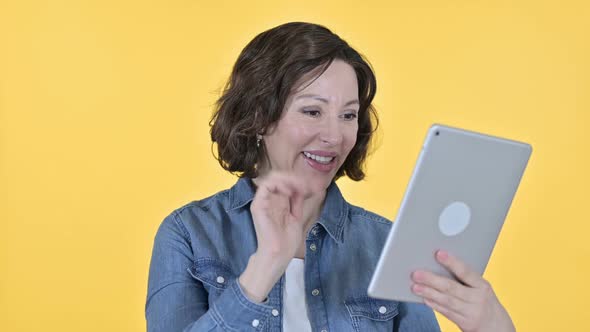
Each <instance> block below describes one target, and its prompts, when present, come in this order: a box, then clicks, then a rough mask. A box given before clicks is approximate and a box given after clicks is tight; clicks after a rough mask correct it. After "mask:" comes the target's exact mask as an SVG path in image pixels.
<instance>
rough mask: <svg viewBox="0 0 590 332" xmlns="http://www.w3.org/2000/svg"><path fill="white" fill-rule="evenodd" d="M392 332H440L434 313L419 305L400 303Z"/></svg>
mask: <svg viewBox="0 0 590 332" xmlns="http://www.w3.org/2000/svg"><path fill="white" fill-rule="evenodd" d="M398 310H399V313H398V315H397V316H396V318H395V319H396V321H395V324H394V326H393V331H394V332H440V327H439V325H438V322H437V321H436V316H435V315H434V311H433V310H432V309H430V308H429V307H428V306H426V305H424V304H420V303H411V302H401V303H400V305H399V307H398Z"/></svg>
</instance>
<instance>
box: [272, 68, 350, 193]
mask: <svg viewBox="0 0 590 332" xmlns="http://www.w3.org/2000/svg"><path fill="white" fill-rule="evenodd" d="M307 84H309V83H308V82H303V84H302V85H301V86H302V87H305V88H304V89H297V90H296V91H295V92H294V93H293V94H291V95H290V96H289V98H288V100H287V102H286V104H285V109H284V110H283V113H282V115H281V119H280V120H279V121H278V122H277V123H276V124H275V125H273V126H272V127H271V128H269V130H268V131H267V134H266V135H264V136H263V140H264V144H265V146H266V150H267V153H268V159H269V161H270V167H271V169H273V170H278V171H283V172H289V173H293V174H294V175H295V176H297V178H299V179H302V180H304V181H305V182H306V183H308V184H309V185H311V188H310V189H314V190H321V189H326V188H327V187H328V185H329V184H330V182H331V181H332V179H333V178H334V176H335V175H336V172H337V171H338V169H339V168H340V166H342V164H343V163H344V160H346V157H347V156H348V153H349V152H350V150H352V148H353V147H354V144H355V143H356V135H357V131H358V121H357V114H358V110H359V100H358V83H357V77H356V74H355V72H354V69H353V68H352V67H351V66H350V65H349V64H347V63H346V62H344V61H342V60H334V61H333V62H332V63H331V64H330V66H329V67H328V68H327V69H326V71H325V72H324V73H323V74H322V75H321V76H319V77H318V78H317V79H316V80H315V81H313V83H311V84H309V85H307ZM306 85H307V86H306Z"/></svg>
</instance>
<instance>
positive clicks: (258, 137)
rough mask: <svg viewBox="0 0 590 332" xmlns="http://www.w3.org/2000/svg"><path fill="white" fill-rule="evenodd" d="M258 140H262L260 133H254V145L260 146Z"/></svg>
mask: <svg viewBox="0 0 590 332" xmlns="http://www.w3.org/2000/svg"><path fill="white" fill-rule="evenodd" d="M260 141H262V135H260V134H256V147H257V148H259V147H260Z"/></svg>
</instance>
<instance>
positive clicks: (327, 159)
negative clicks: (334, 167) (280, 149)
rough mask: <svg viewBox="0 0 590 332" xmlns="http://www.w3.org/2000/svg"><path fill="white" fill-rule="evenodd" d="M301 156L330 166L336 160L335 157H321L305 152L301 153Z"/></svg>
mask: <svg viewBox="0 0 590 332" xmlns="http://www.w3.org/2000/svg"><path fill="white" fill-rule="evenodd" d="M303 155H304V156H305V157H306V158H308V159H311V160H313V161H315V162H317V163H320V164H324V165H327V164H330V163H331V162H332V161H334V159H336V157H323V156H318V155H315V154H312V153H309V152H305V151H304V152H303Z"/></svg>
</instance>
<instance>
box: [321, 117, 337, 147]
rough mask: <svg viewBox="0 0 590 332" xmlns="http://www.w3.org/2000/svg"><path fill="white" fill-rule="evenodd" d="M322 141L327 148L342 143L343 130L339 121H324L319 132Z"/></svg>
mask: <svg viewBox="0 0 590 332" xmlns="http://www.w3.org/2000/svg"><path fill="white" fill-rule="evenodd" d="M319 138H320V141H321V142H322V143H323V144H325V145H326V146H334V145H338V144H340V143H342V138H343V135H342V130H341V128H340V124H339V122H338V119H337V118H336V119H333V118H332V119H328V118H327V117H326V119H325V121H323V123H322V126H321V128H320V131H319Z"/></svg>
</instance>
